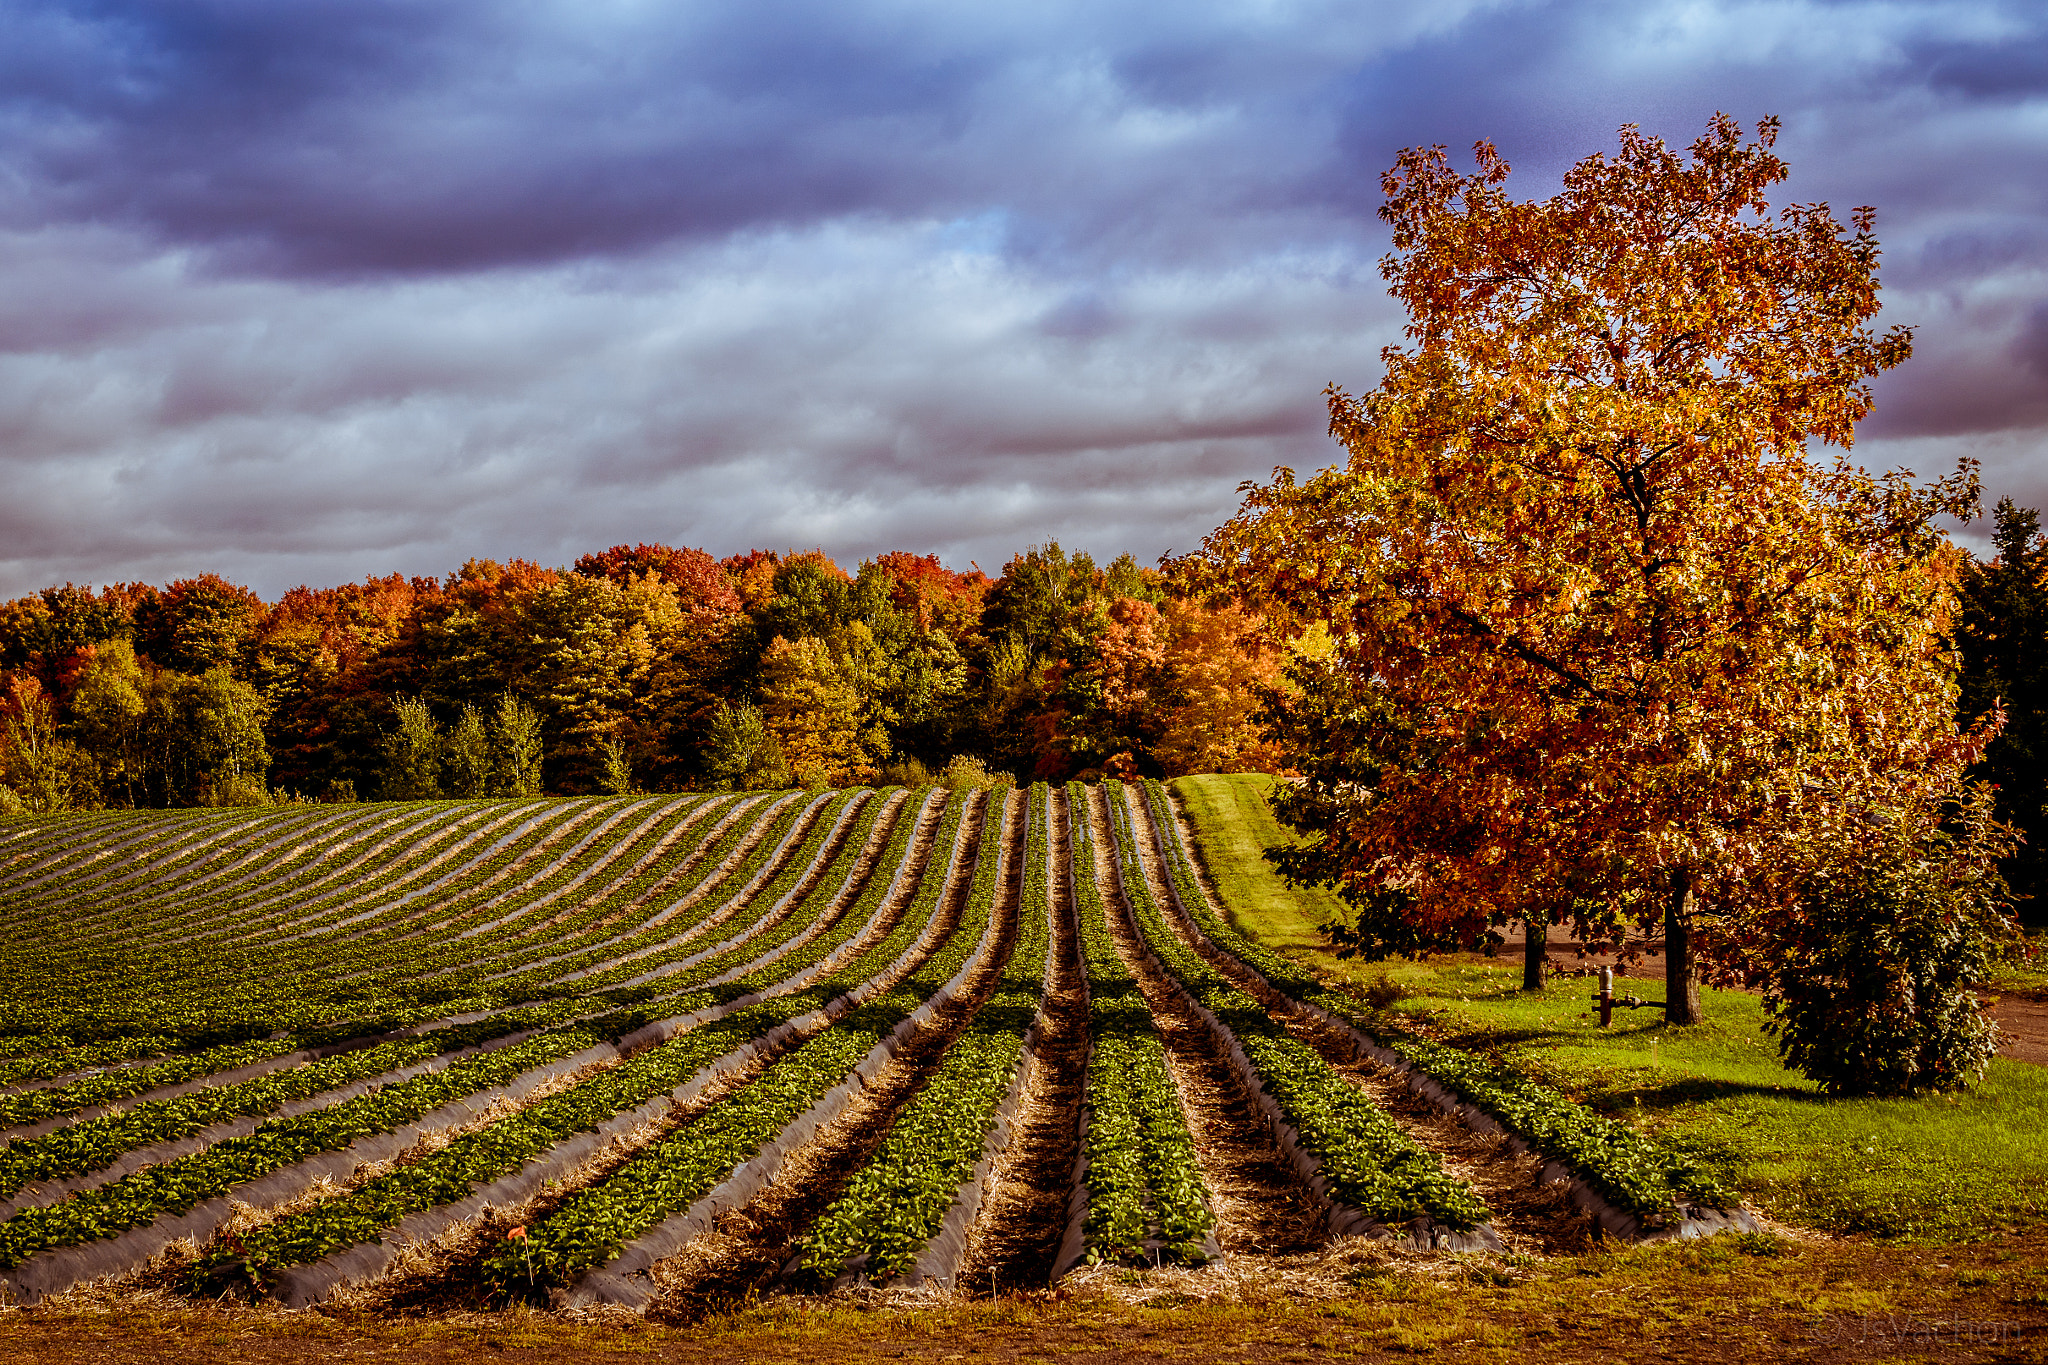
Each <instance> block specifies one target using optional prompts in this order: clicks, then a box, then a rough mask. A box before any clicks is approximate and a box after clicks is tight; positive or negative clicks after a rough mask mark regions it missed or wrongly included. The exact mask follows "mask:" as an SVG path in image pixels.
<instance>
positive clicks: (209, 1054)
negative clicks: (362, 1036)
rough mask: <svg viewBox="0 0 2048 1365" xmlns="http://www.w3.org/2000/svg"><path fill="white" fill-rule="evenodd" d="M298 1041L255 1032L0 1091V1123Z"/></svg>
mask: <svg viewBox="0 0 2048 1365" xmlns="http://www.w3.org/2000/svg"><path fill="white" fill-rule="evenodd" d="M299 1046H300V1043H299V1040H298V1039H297V1038H296V1037H285V1038H259V1039H256V1040H254V1041H252V1042H246V1043H229V1044H226V1045H225V1046H222V1047H216V1048H208V1049H207V1050H205V1051H203V1052H198V1053H191V1054H188V1055H186V1056H181V1057H167V1058H165V1059H163V1060H162V1061H158V1062H152V1063H151V1064H150V1065H148V1066H134V1067H122V1068H120V1069H119V1070H112V1071H101V1072H99V1073H97V1074H95V1075H91V1076H86V1077H84V1078H83V1079H80V1080H76V1081H73V1082H72V1083H71V1084H69V1085H61V1086H52V1087H50V1088H48V1089H44V1090H19V1091H16V1092H15V1093H13V1094H11V1095H0V1128H21V1127H26V1126H27V1125H29V1124H32V1123H41V1122H43V1121H44V1120H46V1119H53V1118H57V1117H59V1116H61V1115H64V1114H71V1113H76V1112H77V1111H78V1110H80V1109H89V1108H91V1107H92V1106H94V1105H98V1104H113V1103H116V1102H118V1101H120V1100H125V1099H132V1098H133V1097H135V1096H137V1095H140V1094H142V1093H143V1092H145V1091H149V1090H156V1089H159V1088H161V1087H163V1086H167V1085H180V1084H183V1083H184V1082H186V1081H190V1080H193V1079H196V1078H197V1077H200V1076H211V1075H213V1074H215V1073H216V1072H221V1071H232V1070H234V1069H235V1068H236V1067H239V1066H248V1065H250V1064H251V1063H254V1062H261V1061H267V1060H269V1059H270V1058H272V1057H281V1056H284V1055H285V1054H287V1053H289V1052H293V1051H296V1050H297V1049H298V1047H299Z"/></svg>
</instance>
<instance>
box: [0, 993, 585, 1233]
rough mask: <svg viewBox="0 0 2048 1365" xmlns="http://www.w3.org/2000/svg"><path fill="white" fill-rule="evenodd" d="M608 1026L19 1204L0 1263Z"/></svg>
mask: <svg viewBox="0 0 2048 1365" xmlns="http://www.w3.org/2000/svg"><path fill="white" fill-rule="evenodd" d="M604 1033H605V1030H604V1029H603V1028H602V1027H601V1026H592V1027H586V1028H582V1029H574V1030H556V1031H549V1032H547V1033H543V1034H539V1035H537V1036H535V1037H533V1038H529V1039H527V1040H525V1041H523V1042H520V1043H517V1044H514V1045H512V1046H510V1047H504V1048H499V1049H496V1050H493V1051H486V1052H478V1053H475V1054H472V1055H471V1056H468V1057H464V1058H461V1059H460V1060H458V1061H456V1062H454V1063H453V1064H451V1065H449V1066H448V1067H446V1068H445V1069H442V1070H438V1071H428V1072H425V1073H422V1074H420V1075H416V1076H413V1077H411V1078H409V1079H407V1080H403V1081H400V1082H397V1083H396V1084H393V1085H387V1086H385V1087H383V1088H381V1089H378V1090H373V1091H371V1092H369V1093H368V1094H364V1095H359V1096H357V1097H355V1098H353V1099H350V1100H346V1101H343V1102H342V1103H340V1104H335V1105H330V1106H328V1107H327V1108H324V1109H316V1110H314V1111H312V1112H310V1113H306V1114H299V1115H295V1116H293V1117H291V1118H283V1119H271V1120H268V1121H267V1122H265V1123H263V1124H261V1125H259V1126H258V1127H257V1128H256V1129H255V1131H253V1132H251V1133H248V1134H245V1135H243V1136H241V1137H233V1138H228V1139H226V1140H224V1141H221V1142H217V1143H214V1144H213V1145H212V1146H209V1147H207V1148H206V1149H205V1150H204V1151H201V1152H196V1153H194V1154H192V1155H191V1156H186V1157H180V1158H178V1159H176V1160H173V1161H166V1162H163V1163H161V1164H158V1165H154V1166H146V1167H144V1168H143V1169H142V1170H139V1171H136V1172H134V1173H133V1174H131V1175H127V1176H123V1177H122V1178H121V1179H119V1180H115V1181H110V1182H108V1183H107V1184H105V1185H101V1186H99V1187H97V1188H95V1189H90V1190H83V1191H80V1192H79V1193H77V1194H74V1195H72V1196H71V1197H70V1198H68V1199H66V1200H64V1201H63V1202H61V1203H57V1204H51V1205H46V1206H42V1207H37V1208H29V1209H24V1210H22V1211H21V1212H19V1213H16V1214H15V1215H14V1216H13V1217H12V1218H9V1219H8V1220H7V1221H6V1222H5V1223H0V1268H7V1269H11V1268H13V1267H15V1266H18V1265H20V1264H21V1263H22V1262H23V1261H25V1260H27V1259H28V1258H29V1257H31V1256H33V1255H35V1254H36V1253H38V1252H41V1251H45V1250H48V1249H51V1248H54V1247H63V1246H72V1245H76V1244H78V1243H80V1242H91V1241H97V1240H100V1239H101V1238H105V1237H110V1236H113V1235H115V1234H117V1233H119V1232H122V1231H125V1230H126V1229H128V1228H132V1227H139V1226H142V1225H144V1224H147V1223H153V1222H155V1221H156V1220H158V1219H160V1218H164V1217H167V1216H170V1215H174V1214H179V1213H184V1212H187V1211H189V1210H190V1209H191V1208H192V1207H193V1206H194V1205H195V1204H198V1203H200V1202H201V1201H203V1200H207V1199H212V1198H217V1197H219V1196H221V1195H225V1194H227V1193H228V1192H229V1191H230V1190H232V1189H234V1188H235V1187H236V1186H237V1185H240V1184H243V1183H245V1182H247V1181H250V1180H255V1179H257V1178H259V1177H261V1176H265V1175H269V1174H271V1173H273V1172H275V1171H279V1170H282V1169H284V1168H286V1167H289V1166H293V1165H296V1164H298V1163H300V1162H302V1161H306V1160H308V1159H310V1158H312V1157H315V1156H319V1155H322V1154H324V1153H328V1152H336V1151H340V1150H341V1149H342V1148H345V1147H347V1146H349V1145H350V1144H351V1143H354V1142H357V1141H359V1140H361V1139H363V1138H366V1137H371V1136H374V1135H376V1134H379V1133H386V1132H389V1131H391V1130H392V1129H394V1128H396V1127H398V1126H399V1125H401V1124H404V1123H409V1122H411V1121H413V1120H415V1119H418V1118H420V1117H422V1116H423V1115H426V1114H428V1113H431V1112H433V1111H434V1110H436V1109H439V1108H441V1107H442V1106H444V1105H447V1104H451V1103H453V1102H455V1101H457V1100H461V1099H465V1098H467V1097H469V1096H472V1095H475V1094H477V1093H479V1092H481V1091H485V1090H490V1089H493V1088H495V1087H498V1086H502V1085H505V1084H507V1083H509V1082H511V1081H513V1080H515V1079H517V1078H518V1077H519V1076H520V1075H522V1074H524V1073H525V1072H528V1071H531V1070H533V1069H534V1068H535V1067H538V1066H543V1065H545V1064H547V1063H548V1062H550V1061H557V1060H560V1059H561V1058H563V1057H567V1056H572V1055H574V1054H575V1053H577V1052H579V1051H582V1050H583V1049H584V1048H587V1047H589V1046H591V1045H592V1044H594V1043H596V1042H599V1041H602V1040H603V1036H604Z"/></svg>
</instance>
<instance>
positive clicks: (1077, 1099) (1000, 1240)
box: [960, 792, 1088, 1294]
mask: <svg viewBox="0 0 2048 1365" xmlns="http://www.w3.org/2000/svg"><path fill="white" fill-rule="evenodd" d="M1065 809H1066V798H1065V797H1064V796H1063V795H1060V794H1058V793H1057V792H1056V793H1055V795H1054V796H1053V799H1052V803H1051V807H1050V810H1049V812H1048V813H1049V814H1050V816H1051V825H1050V827H1049V828H1048V829H1047V831H1046V836H1047V843H1048V845H1049V846H1050V848H1051V851H1052V875H1051V877H1050V878H1049V880H1048V882H1047V886H1046V895H1047V898H1048V899H1049V900H1050V901H1051V903H1052V907H1053V913H1052V923H1053V932H1052V944H1051V964H1052V965H1051V970H1050V972H1049V976H1050V980H1049V981H1048V983H1047V991H1046V999H1045V1008H1044V1013H1043V1015H1042V1016H1041V1023H1040V1028H1039V1034H1038V1054H1037V1055H1038V1065H1037V1069H1036V1070H1035V1071H1034V1072H1033V1073H1032V1077H1031V1081H1030V1083H1029V1084H1028V1085H1027V1086H1026V1087H1025V1091H1024V1103H1023V1106H1022V1108H1021V1109H1020V1110H1019V1112H1018V1115H1017V1121H1016V1126H1015V1127H1014V1128H1012V1129H1011V1139H1010V1147H1009V1150H1008V1151H1007V1152H1006V1153H1004V1156H1003V1160H1002V1161H1001V1163H1000V1164H998V1165H997V1167H996V1169H995V1171H994V1174H993V1178H992V1180H991V1182H990V1187H989V1194H988V1197H987V1199H986V1200H985V1201H984V1202H983V1204H982V1207H981V1214H980V1216H979V1217H978V1218H976V1219H975V1224H974V1232H973V1236H972V1237H971V1238H970V1240H969V1242H968V1245H967V1255H966V1258H965V1259H964V1261H963V1262H962V1265H961V1274H960V1285H961V1288H962V1289H963V1290H967V1291H969V1292H972V1293H975V1294H982V1293H989V1294H999V1293H1002V1292H1004V1291H1006V1290H1011V1289H1042V1288H1044V1287H1045V1286H1046V1285H1047V1284H1048V1283H1049V1282H1050V1280H1051V1278H1052V1264H1053V1261H1054V1259H1055V1258H1056V1257H1057V1256H1058V1255H1059V1248H1060V1239H1061V1237H1063V1236H1064V1235H1065V1233H1066V1226H1067V1201H1068V1198H1069V1196H1070V1193H1071V1191H1072V1189H1073V1181H1074V1164H1075V1159H1076V1157H1077V1156H1078V1154H1079V1153H1078V1149H1079V1147H1080V1141H1081V1130H1080V1123H1081V1105H1082V1102H1083V1100H1084V1099H1085V1098H1086V1090H1087V1084H1088V1075H1087V1069H1086V1066H1087V1055H1088V1002H1087V999H1086V995H1085V993H1084V990H1083V980H1082V973H1081V961H1080V943H1079V941H1078V940H1077V938H1076V935H1075V928H1074V900H1073V894H1074V893H1073V887H1072V886H1070V885H1069V884H1068V879H1067V875H1066V868H1067V850H1068V847H1069V844H1070V839H1069V836H1068V832H1067V824H1066V820H1065V818H1063V815H1064V813H1065Z"/></svg>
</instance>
